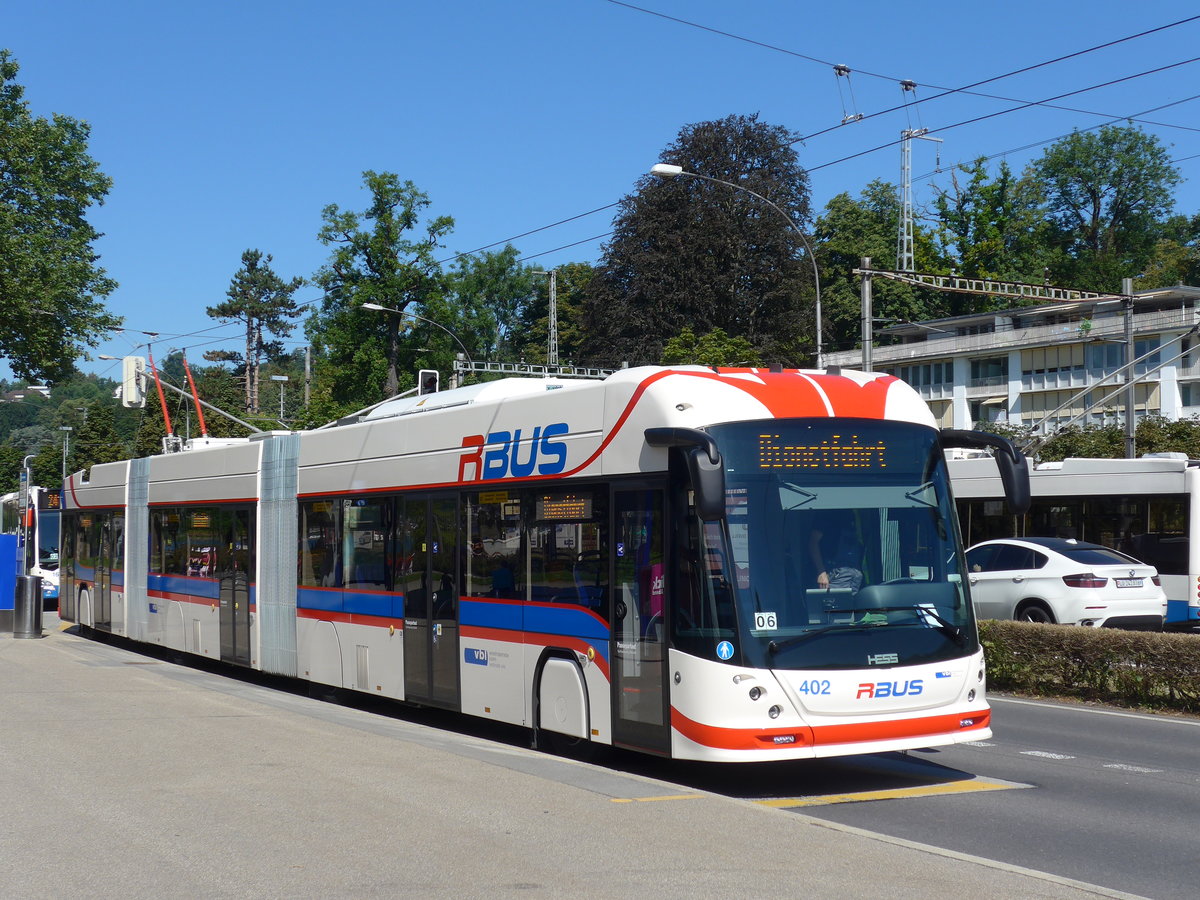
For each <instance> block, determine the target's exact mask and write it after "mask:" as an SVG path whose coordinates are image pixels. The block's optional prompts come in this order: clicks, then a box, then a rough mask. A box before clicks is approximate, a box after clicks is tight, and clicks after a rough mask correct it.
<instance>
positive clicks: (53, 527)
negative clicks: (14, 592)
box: [0, 486, 62, 604]
mask: <svg viewBox="0 0 1200 900" xmlns="http://www.w3.org/2000/svg"><path fill="white" fill-rule="evenodd" d="M61 500H62V492H61V491H59V490H58V489H51V488H44V487H36V486H35V487H31V488H30V489H29V508H28V509H27V510H26V514H25V528H24V529H22V527H21V494H20V492H18V491H13V492H12V493H9V494H5V495H4V496H3V497H0V534H15V535H17V554H18V556H19V557H20V558H19V559H18V561H17V568H18V574H28V575H37V576H38V577H39V578H41V579H42V600H43V601H44V602H45V603H47V604H53V603H55V602H56V601H57V600H58V553H59V519H60V510H61V508H62V505H61ZM22 541H26V542H27V543H22Z"/></svg>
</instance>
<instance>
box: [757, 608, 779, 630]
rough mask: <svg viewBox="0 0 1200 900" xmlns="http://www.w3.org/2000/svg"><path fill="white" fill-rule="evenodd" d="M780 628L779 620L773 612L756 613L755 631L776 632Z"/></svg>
mask: <svg viewBox="0 0 1200 900" xmlns="http://www.w3.org/2000/svg"><path fill="white" fill-rule="evenodd" d="M778 627H779V619H778V617H777V616H776V614H775V613H773V612H756V613H755V614H754V630H755V631H774V630H775V629H776V628H778Z"/></svg>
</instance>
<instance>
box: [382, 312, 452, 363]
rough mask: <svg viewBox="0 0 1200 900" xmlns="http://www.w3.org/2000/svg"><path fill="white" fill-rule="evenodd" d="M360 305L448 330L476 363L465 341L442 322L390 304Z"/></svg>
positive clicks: (447, 332)
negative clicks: (394, 307) (392, 306)
mask: <svg viewBox="0 0 1200 900" xmlns="http://www.w3.org/2000/svg"><path fill="white" fill-rule="evenodd" d="M359 307H360V308H362V309H375V310H379V311H380V312H390V313H395V314H396V315H398V316H408V317H409V318H410V319H416V320H417V321H419V322H428V323H429V324H430V325H432V326H433V327H434V328H440V329H441V330H442V331H444V332H446V334H448V335H450V337H452V338H453V339H454V343H456V344H458V346H459V349H461V350H462V352H463V356H465V357H466V358H467V362H469V363H471V364H472V365H474V363H473V362H472V361H471V354H470V352H468V350H467V348H466V346H465V345H464V344H463V342H462V341H460V340H459V339H458V335H456V334H455V333H454V332H453V331H451V330H450V329H449V328H447V327H446V326H445V325H442V324H441V323H440V322H435V321H433V319H427V318H425V317H424V316H418V315H417V314H416V313H411V312H409V311H408V310H405V309H392V308H391V307H390V306H380V305H379V304H378V303H360V304H359Z"/></svg>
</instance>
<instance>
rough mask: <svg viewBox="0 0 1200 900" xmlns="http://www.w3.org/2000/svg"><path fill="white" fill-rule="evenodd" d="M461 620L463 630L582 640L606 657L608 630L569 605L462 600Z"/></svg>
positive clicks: (465, 598)
mask: <svg viewBox="0 0 1200 900" xmlns="http://www.w3.org/2000/svg"><path fill="white" fill-rule="evenodd" d="M459 620H460V622H461V623H462V625H463V626H464V627H473V628H496V629H500V630H502V631H523V632H527V633H532V634H548V635H556V634H561V635H565V636H568V637H574V638H579V639H580V640H583V641H588V642H589V643H593V644H596V645H597V646H599V647H602V648H603V650H602V652H604V654H605V655H606V656H607V650H608V626H607V625H605V623H604V622H602V621H601V620H600V619H598V618H597V617H596V615H595V614H594V613H592V612H590V611H588V610H587V609H585V608H584V607H581V606H576V605H574V604H570V603H561V604H556V605H553V606H552V605H543V604H540V603H524V602H522V601H520V600H510V601H496V600H474V599H472V598H470V597H463V598H462V601H461V604H460V608H459Z"/></svg>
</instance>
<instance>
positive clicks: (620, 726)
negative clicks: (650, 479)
mask: <svg viewBox="0 0 1200 900" xmlns="http://www.w3.org/2000/svg"><path fill="white" fill-rule="evenodd" d="M614 499H615V503H614V506H613V509H614V526H615V527H614V535H613V544H612V546H613V564H614V569H615V573H616V577H615V578H614V579H613V582H612V583H613V585H614V590H613V612H612V623H613V625H612V646H611V650H610V654H609V659H610V660H611V661H612V691H613V700H612V707H613V743H614V744H617V745H620V746H623V747H629V748H632V749H636V750H643V751H647V752H650V753H662V754H666V753H669V752H670V749H671V727H670V719H669V705H668V702H667V698H668V692H667V684H666V678H667V641H666V613H667V609H666V602H667V591H666V565H665V560H664V558H663V547H664V543H665V541H664V537H665V535H664V531H665V522H664V518H663V491H661V490H640V491H617V492H616V494H615V495H614Z"/></svg>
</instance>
